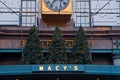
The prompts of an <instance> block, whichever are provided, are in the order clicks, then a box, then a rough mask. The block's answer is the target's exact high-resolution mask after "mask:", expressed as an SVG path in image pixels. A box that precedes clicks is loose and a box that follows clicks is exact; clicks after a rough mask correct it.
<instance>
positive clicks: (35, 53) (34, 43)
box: [22, 26, 44, 64]
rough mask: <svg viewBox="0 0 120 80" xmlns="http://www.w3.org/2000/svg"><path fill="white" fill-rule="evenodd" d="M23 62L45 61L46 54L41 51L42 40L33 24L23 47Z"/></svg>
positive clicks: (35, 62)
mask: <svg viewBox="0 0 120 80" xmlns="http://www.w3.org/2000/svg"><path fill="white" fill-rule="evenodd" d="M22 63H23V64H40V63H44V55H43V53H41V47H40V40H39V36H38V31H37V28H36V27H35V26H33V27H32V28H31V29H30V31H29V36H28V38H27V42H26V45H25V47H24V49H23V57H22Z"/></svg>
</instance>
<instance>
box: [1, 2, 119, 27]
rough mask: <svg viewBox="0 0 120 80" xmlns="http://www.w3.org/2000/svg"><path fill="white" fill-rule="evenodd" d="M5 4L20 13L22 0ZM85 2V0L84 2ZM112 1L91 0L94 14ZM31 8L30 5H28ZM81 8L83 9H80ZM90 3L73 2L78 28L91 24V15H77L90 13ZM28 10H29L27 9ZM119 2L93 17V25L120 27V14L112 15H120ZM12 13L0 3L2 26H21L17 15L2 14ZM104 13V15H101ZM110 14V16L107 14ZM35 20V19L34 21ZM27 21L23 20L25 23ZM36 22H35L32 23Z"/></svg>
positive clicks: (74, 18) (73, 17)
mask: <svg viewBox="0 0 120 80" xmlns="http://www.w3.org/2000/svg"><path fill="white" fill-rule="evenodd" d="M0 1H2V2H4V4H6V5H7V6H8V7H10V8H11V9H12V10H13V11H20V3H21V2H20V1H21V0H0ZM84 1H85V0H84ZM109 1H110V0H91V8H92V12H93V13H95V12H97V11H98V10H99V9H100V8H102V7H103V6H104V5H105V4H106V3H107V2H109ZM39 2H40V0H37V10H38V11H39V9H40V3H39ZM27 5H29V6H30V4H27ZM24 7H26V4H24ZM80 7H81V9H80ZM88 7H89V5H88V3H87V2H77V3H76V2H75V0H73V15H72V19H73V20H74V22H75V25H76V26H79V25H80V24H83V26H88V25H87V24H84V23H89V17H88V15H89V14H85V13H75V12H88ZM25 10H27V9H25ZM119 10H120V9H119V2H117V0H111V2H110V3H109V4H107V5H106V6H105V7H104V8H103V9H102V10H101V11H100V13H99V14H96V15H94V14H93V16H92V25H94V26H97V25H100V26H101V25H103V26H111V25H112V26H119V25H120V17H118V16H119V14H111V13H120V12H119ZM6 11H11V10H9V9H8V8H6V6H5V5H3V4H2V3H1V2H0V25H5V24H6V25H18V24H19V15H16V14H15V13H1V12H6ZM101 13H102V14H101ZM107 13H110V14H107ZM76 16H87V17H83V18H82V17H81V18H80V17H76ZM32 20H34V19H32ZM24 21H25V20H23V22H24ZM31 22H34V21H31Z"/></svg>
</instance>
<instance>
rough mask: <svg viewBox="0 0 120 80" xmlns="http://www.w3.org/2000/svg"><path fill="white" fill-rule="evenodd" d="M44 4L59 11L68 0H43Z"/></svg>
mask: <svg viewBox="0 0 120 80" xmlns="http://www.w3.org/2000/svg"><path fill="white" fill-rule="evenodd" d="M45 4H46V6H47V7H48V8H49V9H51V10H54V11H60V10H64V9H65V8H66V7H67V6H68V4H69V0H45Z"/></svg>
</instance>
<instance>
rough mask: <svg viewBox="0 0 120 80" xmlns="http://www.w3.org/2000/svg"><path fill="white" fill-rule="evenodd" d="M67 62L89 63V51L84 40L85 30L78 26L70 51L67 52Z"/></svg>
mask: <svg viewBox="0 0 120 80" xmlns="http://www.w3.org/2000/svg"><path fill="white" fill-rule="evenodd" d="M69 63H72V64H90V63H91V59H90V51H89V46H88V43H87V40H86V36H85V32H84V30H83V28H82V27H81V26H80V27H79V30H78V32H77V35H76V38H75V40H74V42H73V47H72V53H70V54H69Z"/></svg>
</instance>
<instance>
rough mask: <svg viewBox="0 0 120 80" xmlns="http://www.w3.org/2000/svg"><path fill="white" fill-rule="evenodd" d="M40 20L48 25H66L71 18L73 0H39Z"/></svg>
mask: <svg viewBox="0 0 120 80" xmlns="http://www.w3.org/2000/svg"><path fill="white" fill-rule="evenodd" d="M40 1H41V8H40V9H41V16H42V21H43V22H45V23H46V24H47V25H48V26H56V25H57V26H58V25H59V26H61V25H66V24H67V23H68V22H69V21H70V20H71V15H72V1H73V0H40Z"/></svg>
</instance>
